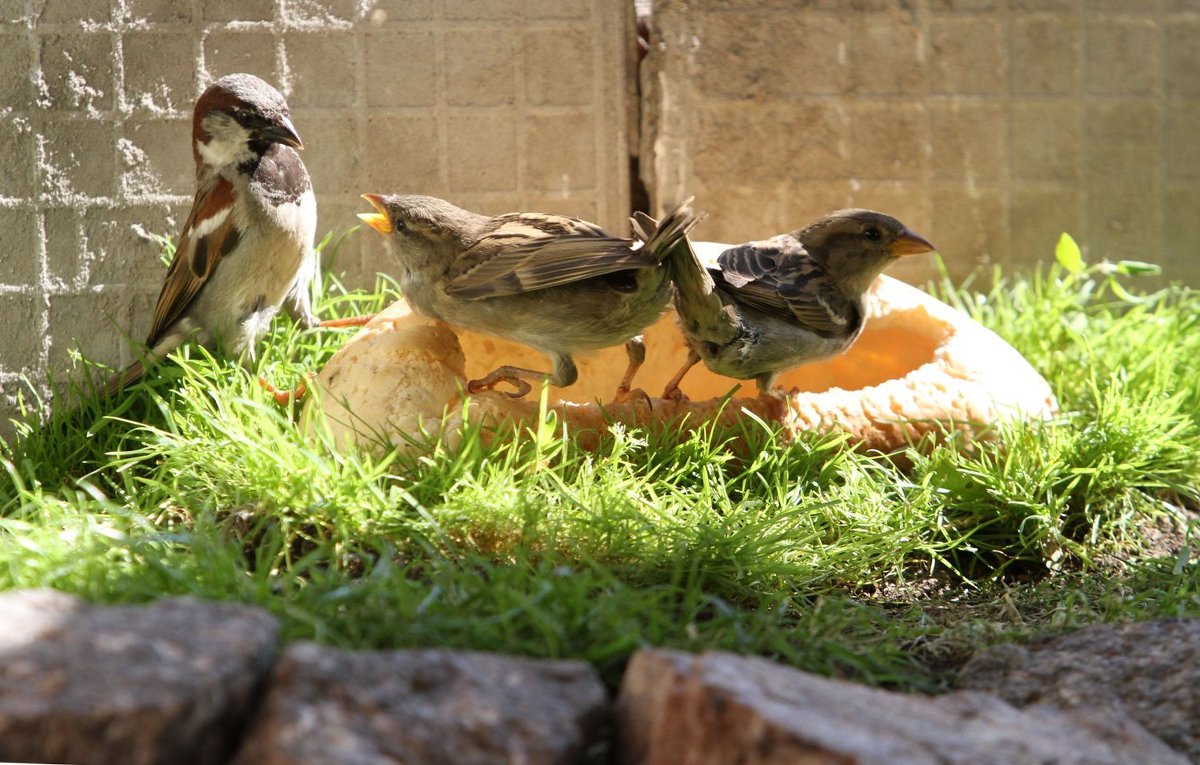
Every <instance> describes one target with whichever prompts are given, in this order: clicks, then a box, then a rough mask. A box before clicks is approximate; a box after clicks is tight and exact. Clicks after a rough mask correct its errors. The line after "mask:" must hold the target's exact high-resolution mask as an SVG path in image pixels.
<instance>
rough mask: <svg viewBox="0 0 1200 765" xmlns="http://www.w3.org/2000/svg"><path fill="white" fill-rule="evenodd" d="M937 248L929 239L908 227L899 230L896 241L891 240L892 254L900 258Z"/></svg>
mask: <svg viewBox="0 0 1200 765" xmlns="http://www.w3.org/2000/svg"><path fill="white" fill-rule="evenodd" d="M936 249H937V248H936V247H934V246H933V245H932V244H930V242H929V240H928V239H926V238H925V237H923V236H921V235H920V234H917V233H915V232H913V231H910V230H908V229H904V230H903V231H901V232H900V236H898V237H896V241H894V242H892V254H893V255H895V256H896V257H898V258H900V257H903V256H905V255H920V254H921V253H923V252H933V251H934V250H936Z"/></svg>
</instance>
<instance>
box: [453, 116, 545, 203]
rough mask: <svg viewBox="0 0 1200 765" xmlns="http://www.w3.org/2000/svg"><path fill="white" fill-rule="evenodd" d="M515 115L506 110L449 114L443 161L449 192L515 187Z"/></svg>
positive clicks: (510, 188)
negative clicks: (445, 167)
mask: <svg viewBox="0 0 1200 765" xmlns="http://www.w3.org/2000/svg"><path fill="white" fill-rule="evenodd" d="M515 117H516V115H515V114H513V113H512V112H509V111H496V112H486V113H482V112H481V113H476V114H472V113H469V112H467V113H461V114H452V115H451V116H450V119H449V124H448V135H447V139H448V140H447V144H448V145H447V150H446V161H447V170H448V172H449V182H450V189H451V190H452V191H456V192H457V191H509V190H513V189H515V188H516V183H517V134H516V128H515V125H516V119H515ZM531 150H536V149H532V148H531Z"/></svg>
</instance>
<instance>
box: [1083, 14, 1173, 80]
mask: <svg viewBox="0 0 1200 765" xmlns="http://www.w3.org/2000/svg"><path fill="white" fill-rule="evenodd" d="M1193 42H1194V41H1193ZM1194 44H1195V43H1194ZM1085 53H1086V77H1085V84H1086V86H1087V91H1088V93H1093V94H1096V95H1138V96H1148V95H1150V94H1151V93H1155V92H1161V89H1162V80H1161V76H1160V74H1159V62H1160V61H1161V60H1162V51H1161V50H1160V48H1159V28H1158V24H1157V22H1156V21H1155V20H1154V19H1151V18H1139V19H1103V20H1096V21H1091V22H1089V23H1088V25H1087V48H1086V50H1085Z"/></svg>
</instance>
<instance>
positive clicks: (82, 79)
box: [39, 32, 116, 111]
mask: <svg viewBox="0 0 1200 765" xmlns="http://www.w3.org/2000/svg"><path fill="white" fill-rule="evenodd" d="M39 41H40V45H41V56H42V58H41V62H42V78H43V80H44V81H45V83H46V93H47V95H48V96H49V100H50V105H51V108H54V109H73V110H85V109H86V110H88V111H92V110H100V111H107V110H110V109H112V108H114V107H115V105H116V99H115V97H114V92H113V91H114V90H115V88H116V85H115V80H114V78H113V65H114V63H115V61H116V53H115V50H114V48H115V46H114V43H113V36H112V35H111V34H110V33H108V32H61V33H60V32H56V33H49V34H43V35H39Z"/></svg>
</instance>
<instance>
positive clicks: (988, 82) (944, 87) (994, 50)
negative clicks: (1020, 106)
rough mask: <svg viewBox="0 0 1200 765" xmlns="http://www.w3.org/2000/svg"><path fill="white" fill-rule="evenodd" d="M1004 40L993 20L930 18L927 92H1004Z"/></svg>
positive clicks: (961, 93) (962, 93)
mask: <svg viewBox="0 0 1200 765" xmlns="http://www.w3.org/2000/svg"><path fill="white" fill-rule="evenodd" d="M1003 39H1004V34H1003V29H1002V27H1001V25H1000V24H999V23H998V22H997V21H994V20H992V19H983V18H977V17H974V16H968V17H948V18H933V19H930V21H929V49H930V54H929V89H930V91H931V92H933V93H946V94H952V95H972V94H987V95H991V94H994V93H1001V92H1003V91H1004V85H1005V82H1004V75H1005V69H1006V67H1005V60H1004V48H1003V42H1002V41H1003Z"/></svg>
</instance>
